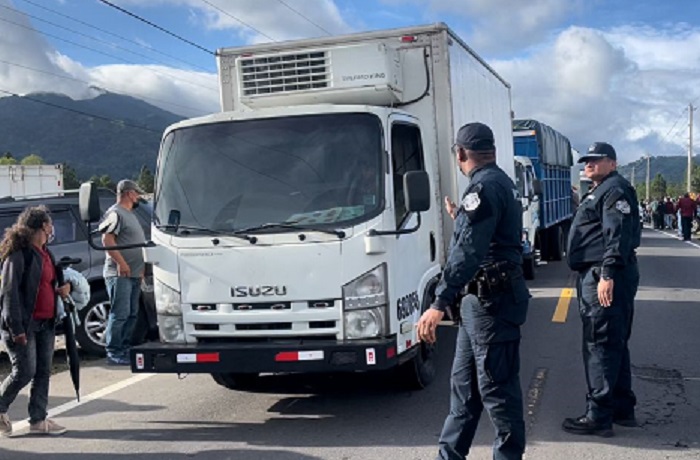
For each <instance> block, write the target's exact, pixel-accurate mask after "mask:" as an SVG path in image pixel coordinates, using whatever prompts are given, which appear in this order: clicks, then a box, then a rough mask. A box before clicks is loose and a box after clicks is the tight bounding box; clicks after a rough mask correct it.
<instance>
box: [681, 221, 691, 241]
mask: <svg viewBox="0 0 700 460" xmlns="http://www.w3.org/2000/svg"><path fill="white" fill-rule="evenodd" d="M692 228H693V218H692V217H681V229H682V230H683V239H684V240H686V241H689V240H690V230H692Z"/></svg>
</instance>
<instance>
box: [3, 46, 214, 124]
mask: <svg viewBox="0 0 700 460" xmlns="http://www.w3.org/2000/svg"><path fill="white" fill-rule="evenodd" d="M0 63H3V64H7V65H11V66H15V67H20V68H22V69H26V70H31V71H32V72H38V73H43V74H47V75H52V76H54V77H56V78H62V79H64V80H72V81H76V82H80V83H85V84H86V85H88V86H95V87H97V86H96V85H93V84H92V83H90V82H89V81H87V80H81V79H79V78H75V77H69V76H67V75H61V74H59V73H56V72H50V71H48V70H41V69H36V68H34V67H29V66H26V65H22V64H18V63H16V62H10V61H6V60H4V59H0ZM98 88H100V89H105V90H108V91H109V92H111V93H115V94H124V95H126V96H131V97H135V98H137V99H147V100H151V101H155V102H160V103H162V104H169V105H172V106H175V107H182V108H183V109H190V110H195V111H198V112H202V109H197V108H195V107H189V106H187V105H182V104H176V103H174V102H170V101H164V100H162V99H156V98H153V97H148V96H141V95H136V94H129V93H125V92H121V91H113V90H111V89H109V88H106V87H104V88H103V87H98Z"/></svg>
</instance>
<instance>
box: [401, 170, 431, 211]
mask: <svg viewBox="0 0 700 460" xmlns="http://www.w3.org/2000/svg"><path fill="white" fill-rule="evenodd" d="M403 193H404V200H405V201H404V202H405V203H406V209H407V210H408V212H423V211H427V210H428V209H430V179H428V173H427V172H425V171H409V172H407V173H406V174H404V176H403Z"/></svg>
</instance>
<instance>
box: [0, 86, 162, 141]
mask: <svg viewBox="0 0 700 460" xmlns="http://www.w3.org/2000/svg"><path fill="white" fill-rule="evenodd" d="M0 93H5V94H9V95H10V96H16V97H21V98H23V99H27V100H28V101H32V102H37V103H39V104H44V105H48V106H49V107H54V108H56V109H61V110H66V111H68V112H73V113H77V114H78V115H83V116H85V117H90V118H95V119H97V120H103V121H108V122H110V123H114V122H118V123H120V124H122V125H124V126H128V127H130V128H137V129H142V130H144V131H150V132H152V133H158V134H162V132H161V131H156V130H155V129H151V128H147V127H146V126H139V125H133V124H131V123H127V122H125V121H124V120H117V119H114V118H108V117H103V116H100V115H94V114H91V113H87V112H83V111H82V110H77V109H71V108H69V107H64V106H62V105H58V104H53V103H51V102H47V101H42V100H40V99H34V98H33V97H29V96H20V95H19V94H17V93H13V92H12V91H7V90H4V89H2V88H0Z"/></svg>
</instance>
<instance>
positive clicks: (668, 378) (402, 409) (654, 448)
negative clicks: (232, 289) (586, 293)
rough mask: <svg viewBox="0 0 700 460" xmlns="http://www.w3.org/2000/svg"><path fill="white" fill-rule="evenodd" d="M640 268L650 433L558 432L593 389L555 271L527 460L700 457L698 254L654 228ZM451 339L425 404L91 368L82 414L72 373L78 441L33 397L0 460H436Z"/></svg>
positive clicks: (536, 349) (480, 449) (62, 418)
mask: <svg viewBox="0 0 700 460" xmlns="http://www.w3.org/2000/svg"><path fill="white" fill-rule="evenodd" d="M639 260H640V270H641V273H642V279H641V288H640V292H639V295H638V297H637V299H638V300H637V303H636V306H637V307H636V308H637V309H636V313H635V326H634V332H633V336H632V341H631V351H632V362H633V366H634V369H633V373H634V388H635V391H636V392H637V396H638V399H639V403H638V406H637V410H638V418H639V420H640V422H641V427H638V428H617V427H616V428H615V432H616V436H615V437H613V438H608V439H603V438H597V437H593V438H591V437H585V436H584V437H581V436H575V435H570V434H567V433H564V432H562V431H561V429H560V424H561V422H562V420H563V419H564V418H565V417H570V416H576V415H580V414H582V413H583V409H584V403H585V385H584V377H583V368H582V364H581V358H580V336H581V331H580V324H579V319H578V316H577V310H576V307H577V305H576V300H575V298H574V299H572V300H571V304H570V306H569V307H568V311H567V309H566V308H565V306H566V302H565V301H561V302H560V297H561V295H562V289H565V288H567V287H572V285H573V279H572V278H571V276H570V274H569V272H568V270H567V269H566V267H565V265H564V264H563V263H553V264H549V265H547V266H543V267H540V268H539V269H538V279H537V280H536V281H534V282H532V283H531V285H530V286H531V291H532V294H533V299H532V302H531V308H530V313H529V317H528V322H527V324H526V326H525V327H524V330H523V336H524V337H523V342H522V369H521V377H522V384H523V390H524V392H525V394H526V398H527V408H526V412H527V425H528V448H527V453H526V458H528V459H537V460H540V459H541V460H559V459H562V460H579V459H581V460H585V459H596V460H598V459H601V460H608V459H609V460H612V459H615V460H624V459H635V460H637V459H642V460H661V459H664V460H665V459H699V458H700V359H698V356H699V355H700V334H698V332H697V331H698V327H699V326H700V304H699V303H698V301H699V300H700V283H699V282H698V279H699V278H700V246H693V245H690V244H687V243H683V242H681V241H678V240H677V239H675V238H673V237H670V236H667V235H664V234H661V233H658V232H655V231H652V230H646V231H645V234H644V239H643V247H642V248H641V249H640V251H639ZM558 305H559V307H557V306H558ZM555 313H556V314H555ZM553 318H554V319H557V321H553ZM453 341H454V330H453V329H450V328H443V330H441V332H440V336H439V343H440V352H441V356H440V361H439V375H438V378H437V380H436V382H435V383H433V385H432V386H430V387H429V388H428V389H426V390H423V391H419V392H409V391H403V390H397V389H396V385H395V383H396V382H395V381H393V380H392V379H391V378H390V376H387V375H385V374H370V375H358V376H353V375H351V376H348V375H345V376H327V377H325V378H322V379H318V378H316V379H309V378H299V377H290V376H270V377H266V378H265V379H264V386H263V388H262V389H261V391H259V392H256V393H242V392H235V391H230V390H226V389H224V388H222V387H220V386H218V385H216V384H215V383H214V382H213V380H212V379H211V378H210V377H209V376H205V375H190V376H188V377H186V378H185V379H183V380H179V379H178V378H177V377H176V376H170V375H161V376H149V375H138V376H133V375H131V374H130V373H129V372H128V371H127V370H124V369H115V368H108V367H104V366H103V365H102V363H101V362H99V361H98V362H94V361H93V362H88V363H85V364H86V365H85V367H84V369H83V372H82V380H83V385H82V387H83V388H82V395H83V398H82V401H83V403H81V404H79V405H78V404H76V403H75V398H74V396H73V390H72V388H71V386H70V381H69V377H68V375H67V373H65V372H62V373H59V374H57V375H55V376H54V378H53V380H52V389H51V394H52V397H51V407H52V408H54V410H57V411H58V412H59V414H57V415H56V416H55V418H56V420H57V421H59V422H60V423H62V424H64V425H66V426H67V427H68V428H69V430H70V431H69V433H67V434H66V435H64V436H62V437H59V438H51V439H47V438H41V437H30V436H28V435H26V434H25V433H26V422H24V421H23V417H26V403H27V398H26V393H25V394H23V395H21V396H20V397H19V398H18V399H17V401H16V402H15V404H14V405H13V406H12V408H11V410H10V416H11V417H12V419H13V420H15V421H16V422H17V423H16V427H17V429H18V431H19V433H18V436H15V437H13V438H9V439H0V459H2V460H14V459H22V460H34V459H39V458H42V459H43V458H50V459H52V460H53V459H56V460H117V459H124V460H126V459H130V458H139V459H148V460H156V459H157V460H161V459H162V460H166V459H167V460H170V459H189V458H195V459H236V460H253V459H256V460H257V459H282V460H312V459H333V460H351V459H352V460H354V459H368V460H369V459H406V460H413V459H416V460H418V459H431V458H434V455H435V451H436V450H435V444H436V441H437V437H438V434H439V431H440V428H441V426H442V422H443V420H444V416H445V414H446V412H447V407H448V380H449V367H450V361H451V351H452V346H453ZM2 373H3V371H2V370H0V375H1V374H2ZM492 439H493V432H492V428H491V426H490V422H489V420H488V418H487V417H486V416H484V418H483V419H482V421H481V427H480V430H479V433H478V435H477V438H476V440H475V445H474V448H473V450H472V454H471V455H470V457H469V458H470V459H483V460H486V459H490V458H491V453H490V445H491V442H492Z"/></svg>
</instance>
